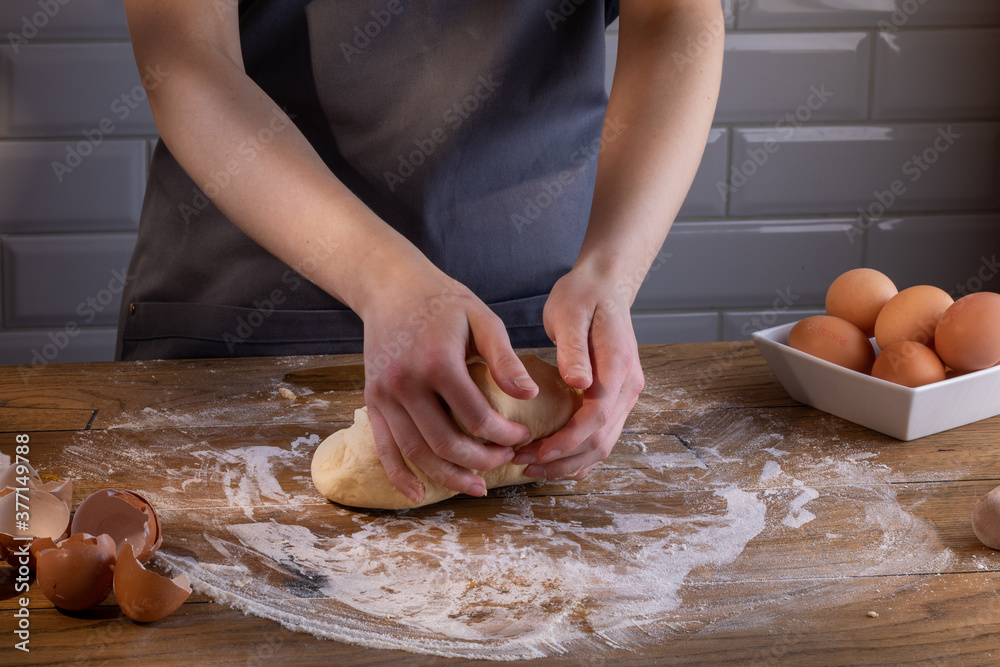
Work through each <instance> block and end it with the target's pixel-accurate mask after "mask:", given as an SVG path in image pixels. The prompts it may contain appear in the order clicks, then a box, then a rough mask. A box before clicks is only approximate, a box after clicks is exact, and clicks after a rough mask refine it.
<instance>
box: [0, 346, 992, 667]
mask: <svg viewBox="0 0 1000 667" xmlns="http://www.w3.org/2000/svg"><path fill="white" fill-rule="evenodd" d="M536 352H538V353H539V354H540V356H543V358H548V359H549V360H550V361H552V360H554V359H553V356H552V351H551V350H540V351H536ZM641 353H642V358H643V368H644V370H645V373H646V376H647V386H646V389H645V391H644V393H643V395H642V396H641V397H640V400H639V402H638V404H637V406H636V409H635V410H634V411H633V413H632V415H630V417H629V419H628V421H627V422H626V425H625V430H624V432H623V434H622V436H621V438H620V440H619V444H618V446H617V447H616V448H615V451H614V452H613V454H612V456H611V457H610V458H609V459H608V460H607V461H605V462H604V463H603V464H602V465H601V466H599V467H598V468H597V469H596V470H595V471H594V472H593V473H591V475H589V476H588V477H587V478H586V479H585V480H582V481H580V482H577V483H569V482H562V483H548V484H537V485H529V486H526V487H523V488H519V489H517V490H514V491H511V492H501V493H498V494H495V495H491V496H490V497H487V498H484V499H476V498H468V497H462V496H460V497H456V498H454V499H452V500H450V501H447V503H446V504H444V505H441V506H434V507H433V508H425V509H424V510H418V511H415V512H414V513H413V516H414V517H416V518H419V517H421V516H425V515H426V516H431V515H432V514H433V513H435V512H439V511H442V509H445V510H448V511H452V512H454V513H455V515H456V516H460V517H462V519H463V520H465V521H467V522H468V525H472V526H482V528H481V530H479V533H477V534H472V533H469V534H462V535H460V536H459V538H458V541H459V544H460V545H461V547H462V549H464V550H465V551H466V552H467V553H469V554H477V553H480V552H482V554H486V553H487V552H485V551H483V549H486V548H487V547H486V546H484V543H483V542H482V541H481V540H480V539H478V538H479V537H481V536H482V535H483V534H488V533H487V532H484V531H489V530H491V526H495V525H496V523H497V522H496V521H495V519H496V518H497V517H498V516H499V515H500V514H502V513H503V512H504V511H507V510H506V509H505V508H506V507H507V505H505V503H508V502H510V500H511V498H513V497H515V496H516V498H519V499H520V500H519V501H518V502H521V503H522V504H523V503H526V505H525V506H526V507H530V508H531V512H532V513H533V514H532V516H534V517H535V518H536V519H537V520H538V521H556V520H558V519H560V518H563V517H566V516H569V515H571V516H572V517H573V520H574V521H576V522H578V524H579V526H580V528H581V530H588V529H592V528H594V527H600V526H602V525H604V524H605V523H606V522H607V521H608V517H609V516H611V515H613V514H614V513H616V512H620V513H622V514H628V513H635V514H642V515H650V516H658V517H662V518H663V519H664V521H665V522H667V524H669V525H670V526H675V528H662V529H658V530H662V531H663V534H664V535H666V536H671V535H673V536H674V537H676V538H677V542H678V544H680V543H681V542H682V538H683V536H684V534H685V533H684V531H683V530H678V529H677V528H676V526H680V525H683V522H684V521H689V520H690V518H691V517H698V516H708V517H712V516H719V515H720V514H721V513H722V512H724V511H725V508H726V501H725V500H724V499H723V497H722V496H721V495H720V493H721V492H722V490H724V489H725V488H738V489H740V490H742V491H743V492H746V493H748V494H752V496H753V497H754V498H756V499H758V501H759V502H760V503H762V504H763V505H765V506H766V507H767V523H766V527H765V528H764V529H763V530H762V531H761V532H760V533H759V534H758V535H756V536H755V537H754V539H752V540H751V541H750V542H749V543H748V544H747V545H746V546H745V548H743V550H742V552H741V553H739V555H738V557H736V558H735V560H733V561H732V562H731V563H729V564H728V565H726V566H724V567H722V566H720V567H715V566H711V565H704V566H699V567H697V568H695V569H693V570H691V572H690V573H689V574H688V576H687V577H686V579H685V583H684V585H683V588H682V589H681V600H680V601H679V603H678V606H677V609H676V614H675V618H673V619H670V620H669V623H667V624H666V625H664V626H663V628H669V629H668V630H664V629H663V628H661V634H660V635H658V636H657V638H656V639H655V640H654V641H650V642H648V643H646V644H645V645H643V646H642V647H640V648H638V649H635V648H633V649H632V650H620V649H614V648H606V649H604V650H602V651H600V652H596V653H588V654H587V655H586V656H582V655H578V654H569V655H553V656H552V657H549V658H545V659H540V660H536V661H532V664H537V665H550V664H551V665H571V664H572V665H578V664H590V665H605V664H606V665H611V664H614V665H649V664H655V663H662V662H668V661H669V662H670V663H671V664H764V665H769V664H775V665H779V664H782V665H784V664H788V665H801V664H830V665H839V664H844V665H846V664H861V663H892V664H932V665H933V664H940V665H945V664H956V663H962V664H989V663H991V662H993V661H994V657H995V655H996V651H997V650H1000V639H998V637H1000V616H998V615H997V614H996V613H995V612H994V608H995V604H994V599H995V590H996V588H997V586H998V585H1000V554H997V552H993V551H991V550H989V549H986V548H985V547H983V546H982V545H980V544H979V543H978V541H976V539H975V536H974V535H973V534H972V531H971V528H970V526H969V519H968V517H969V512H970V510H971V507H972V504H973V503H974V502H975V500H976V499H977V498H978V497H980V496H981V495H982V494H984V493H986V492H987V491H989V490H990V489H991V488H993V487H994V486H996V485H997V484H998V478H1000V474H998V471H1000V466H998V463H1000V461H998V458H1000V457H998V453H997V449H996V443H997V442H998V441H1000V437H998V436H1000V419H997V418H994V419H989V420H984V421H982V422H979V423H976V424H971V425H968V426H966V427H962V428H960V429H955V430H952V431H949V432H946V433H940V434H936V435H933V436H928V437H926V438H922V439H920V440H916V441H912V442H900V441H897V440H894V439H892V438H890V437H888V436H884V435H881V434H878V433H875V432H873V431H870V430H867V429H865V428H862V427H859V426H856V425H854V424H850V423H848V422H845V421H843V420H841V419H838V418H836V417H833V416H830V415H827V414H824V413H821V412H819V411H816V410H813V409H812V408H808V407H806V406H802V405H800V404H798V403H796V402H795V401H792V400H791V399H790V398H789V397H788V396H787V394H785V392H784V390H783V389H782V388H781V387H780V385H779V384H778V383H777V381H776V380H775V378H774V376H773V375H772V374H771V372H770V370H769V369H768V368H767V365H766V364H765V363H764V361H763V358H762V357H761V356H760V355H759V354H758V353H757V352H756V350H755V349H754V348H753V346H752V345H749V344H745V343H713V344H697V345H673V346H648V347H643V348H642V350H641ZM360 362H361V359H360V357H359V356H357V355H354V356H343V357H291V358H268V359H227V360H199V361H171V362H136V363H114V364H66V365H50V366H46V367H42V368H39V369H34V368H28V369H25V368H19V367H0V454H10V453H11V452H12V450H13V434H14V433H29V434H30V437H31V454H30V458H31V461H32V463H33V465H35V466H36V467H37V468H39V469H40V470H42V471H43V472H45V473H49V474H53V475H57V476H71V477H73V478H74V480H75V490H74V500H75V502H79V501H80V500H82V499H83V498H84V497H86V496H87V495H89V494H90V493H92V492H93V491H95V490H97V489H99V488H104V487H108V486H111V487H115V488H125V489H133V490H137V491H139V492H140V493H143V494H144V495H147V496H148V497H150V499H151V500H152V501H153V502H154V503H156V505H157V507H158V509H159V510H160V514H161V518H162V520H163V526H164V544H163V547H162V548H163V550H164V551H165V552H169V553H174V554H179V553H183V554H188V555H192V556H194V557H196V558H198V559H204V560H210V559H211V558H213V557H214V558H218V554H217V553H212V552H210V551H208V550H206V544H207V542H206V541H205V539H206V538H205V536H206V535H208V536H210V537H212V538H213V539H215V540H217V541H225V540H230V541H231V540H232V539H233V538H232V535H231V534H230V533H229V532H228V528H227V527H228V526H231V525H236V524H239V523H240V522H275V523H277V524H288V525H292V524H296V525H301V526H305V527H308V528H309V529H310V530H312V531H313V532H315V533H316V534H317V535H322V534H330V535H335V534H343V533H345V532H348V531H350V530H353V529H356V527H357V525H358V522H359V521H361V522H362V523H363V522H364V521H367V520H376V519H377V518H378V516H379V514H378V513H370V516H369V517H368V518H367V519H366V518H365V516H366V515H357V514H354V513H352V512H349V511H346V510H344V509H342V508H338V507H336V506H333V505H331V504H329V503H327V502H326V501H325V500H324V499H323V498H322V497H320V496H319V495H318V494H317V493H316V492H315V491H314V490H313V489H312V487H311V484H310V483H309V480H308V474H307V473H305V467H307V464H308V454H309V447H310V446H307V445H301V447H302V449H301V456H297V457H291V458H283V459H280V461H279V459H275V460H276V461H277V463H276V464H275V467H274V470H273V472H274V477H275V479H276V480H277V482H278V484H279V485H280V489H281V492H282V493H281V494H280V495H277V496H274V495H268V494H267V493H266V492H264V491H260V492H259V493H258V495H257V496H250V501H249V504H248V505H247V506H245V507H244V506H233V501H232V498H231V497H230V496H228V495H226V494H223V493H221V492H220V491H219V489H220V488H222V487H221V486H220V482H219V481H218V480H219V479H220V478H221V477H222V476H224V475H226V474H234V473H236V472H238V471H239V470H240V466H241V465H245V460H244V459H241V458H240V455H241V454H240V453H241V452H243V453H245V452H249V451H251V450H252V451H259V449H254V448H268V447H272V448H278V449H282V450H288V449H289V448H290V447H293V445H292V444H291V443H295V442H299V443H306V442H315V441H317V440H316V439H319V438H323V437H326V436H327V435H329V434H330V433H332V432H334V431H335V430H337V429H339V428H343V427H345V426H347V425H349V424H350V422H351V420H352V418H353V411H354V410H355V409H356V408H357V407H360V406H361V405H362V398H361V396H362V391H363V385H364V371H363V367H362V366H360ZM296 451H300V450H296ZM179 471H180V472H179ZM185 471H189V472H191V475H190V480H191V481H190V483H189V484H187V485H185V487H184V489H182V490H181V489H177V488H174V486H172V485H176V479H177V478H178V475H180V476H183V475H184V474H187V472H185ZM197 471H201V472H200V473H199V472H197ZM182 473H183V474H182ZM199 474H200V475H201V476H202V477H201V478H199V476H198V475H199ZM199 479H201V480H202V481H199ZM227 479H228V478H227ZM209 482H211V483H209ZM236 484H237V482H236V481H234V482H233V486H232V488H233V489H236ZM813 492H815V497H813V496H812V495H811V494H812V493H813ZM511 494H514V496H512V495H511ZM805 498H807V502H805V503H801V505H799V504H796V502H797V500H798V501H801V500H803V499H805ZM616 508H617V509H616ZM801 509H808V510H809V511H810V512H811V513H812V514H814V515H815V516H814V518H812V519H811V520H807V521H804V522H803V523H801V524H799V525H795V524H796V523H797V522H796V521H795V520H794V519H795V518H796V517H797V516H799V515H797V514H796V512H799V511H801ZM782 517H784V518H785V519H789V518H791V519H793V520H791V521H790V522H789V523H788V524H787V525H786V524H784V523H782ZM799 520H802V519H801V517H800V518H799ZM670 522H673V523H670ZM324 531H325V533H324ZM671 531H674V532H671ZM517 539H523V540H524V544H525V545H526V546H530V547H531V548H532V549H533V550H535V551H537V552H538V553H542V554H543V553H545V552H546V550H548V549H552V548H554V547H553V546H552V544H549V543H547V542H546V541H545V540H543V539H540V538H537V537H531V536H524V537H523V538H517ZM917 542H919V543H917ZM908 550H909V551H908ZM591 557H592V558H595V559H598V560H600V558H602V557H603V556H602V555H601V553H600V551H594V552H593V553H592V554H591ZM608 565H609V566H612V565H613V563H611V562H610V561H609V563H608ZM153 567H154V569H155V568H157V567H160V566H159V565H154V566H153ZM259 576H260V577H261V581H268V582H271V583H275V582H276V583H277V584H281V583H282V581H283V580H284V579H291V578H293V577H294V572H291V571H289V572H283V571H282V570H281V569H280V568H278V569H275V568H270V569H269V570H268V571H264V570H261V571H260V572H259ZM13 577H14V574H13V571H12V570H11V569H10V568H6V567H0V618H2V619H4V620H2V621H0V629H3V635H4V636H7V637H8V640H7V641H8V645H7V646H0V656H2V657H0V662H2V663H3V664H33V665H56V664H58V665H63V664H73V663H100V664H108V665H124V664H129V665H131V664H135V663H136V662H137V661H139V662H143V661H144V662H149V663H151V664H157V665H161V664H162V665H181V664H183V665H190V664H234V663H238V664H264V663H271V662H273V661H275V660H280V661H288V662H294V663H295V664H310V663H320V662H324V663H333V664H357V665H375V664H395V665H432V664H433V665H438V664H451V663H455V664H459V663H461V664H488V663H475V662H474V661H454V660H448V659H443V658H439V657H434V656H426V655H419V654H413V653H406V652H401V651H386V650H375V649H365V648H362V647H358V646H352V645H349V644H342V643H338V642H334V641H330V640H320V639H316V638H314V637H312V636H310V635H308V634H305V633H301V632H293V631H290V630H287V629H285V628H283V627H281V626H280V625H278V624H277V623H275V622H273V621H269V620H266V619H261V618H257V617H255V616H252V615H244V614H243V613H242V612H240V611H235V610H232V609H229V608H228V607H226V606H223V605H220V604H216V603H214V602H212V601H210V600H209V599H208V598H207V597H206V596H204V595H198V594H196V595H193V596H192V597H191V598H190V599H189V601H188V602H187V603H185V604H184V605H183V606H182V608H181V609H180V610H179V611H178V612H176V613H175V614H174V615H172V616H170V617H168V618H166V619H163V620H162V621H159V622H156V623H153V624H146V625H142V624H136V623H132V622H131V621H129V620H128V619H126V618H124V617H123V616H122V615H121V613H120V612H119V610H118V608H117V606H116V605H115V604H114V598H113V596H112V597H111V598H109V599H108V600H107V601H106V602H105V603H104V604H102V605H101V606H100V607H98V608H96V609H94V610H91V611H88V612H74V613H67V612H61V611H59V610H57V609H55V608H54V607H53V606H52V605H51V603H49V602H48V600H46V599H45V598H44V596H43V595H42V594H41V593H40V591H39V590H38V589H37V587H36V586H35V585H33V586H32V588H31V590H30V591H29V593H28V597H29V601H30V605H29V608H30V611H31V633H32V634H31V648H32V652H31V653H30V654H22V653H21V652H15V651H14V650H13V648H12V644H13V642H12V641H11V640H10V637H12V636H13V635H11V634H10V633H9V630H10V629H11V628H12V627H13V621H14V619H13V616H12V614H13V611H14V610H15V609H17V608H18V606H19V602H18V597H19V594H17V593H16V592H15V590H14V578H13ZM336 602H337V601H335V600H330V603H331V604H335V603H336ZM869 612H876V613H877V616H870V615H869Z"/></svg>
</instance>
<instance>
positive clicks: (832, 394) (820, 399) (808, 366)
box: [751, 322, 1000, 440]
mask: <svg viewBox="0 0 1000 667" xmlns="http://www.w3.org/2000/svg"><path fill="white" fill-rule="evenodd" d="M793 326H795V323H794V322H791V323H789V324H782V325H781V326H777V327H773V328H771V329H765V330H764V331H758V332H757V333H754V334H753V335H752V336H751V338H752V339H753V342H754V343H755V344H756V345H757V349H758V350H760V353H761V354H763V355H764V359H766V360H767V364H768V365H769V366H770V367H771V370H772V371H774V374H775V375H776V376H778V380H779V381H780V382H781V385H782V386H783V387H784V388H785V391H787V392H788V393H789V395H790V396H791V397H792V398H794V399H795V400H796V401H799V402H800V403H805V404H806V405H811V406H812V407H814V408H816V409H818V410H822V411H824V412H829V413H830V414H832V415H836V416H838V417H841V418H843V419H846V420H848V421H852V422H854V423H855V424H860V425H862V426H866V427H868V428H870V429H874V430H876V431H879V432H880V433H885V434H886V435H891V436H892V437H894V438H898V439H900V440H915V439H917V438H922V437H924V436H925V435H930V434H932V433H939V432H941V431H947V430H948V429H952V428H955V427H958V426H963V425H965V424H970V423H972V422H975V421H979V420H980V419H986V418H988V417H993V416H995V415H998V414H1000V366H994V367H993V368H987V369H985V370H981V371H977V372H975V373H969V374H967V375H961V376H959V377H955V378H951V379H950V380H944V381H942V382H935V383H934V384H929V385H925V386H923V387H917V388H916V389H911V388H909V387H903V386H900V385H897V384H894V383H892V382H886V381H885V380H879V379H878V378H873V377H871V376H869V375H864V374H862V373H856V372H855V371H852V370H848V369H846V368H843V367H841V366H837V365H836V364H831V363H830V362H828V361H824V360H822V359H819V358H817V357H814V356H812V355H810V354H806V353H805V352H800V351H799V350H795V349H793V348H791V347H788V345H787V341H788V331H789V330H790V329H791V328H792V327H793Z"/></svg>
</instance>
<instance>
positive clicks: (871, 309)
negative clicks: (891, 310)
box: [826, 269, 898, 337]
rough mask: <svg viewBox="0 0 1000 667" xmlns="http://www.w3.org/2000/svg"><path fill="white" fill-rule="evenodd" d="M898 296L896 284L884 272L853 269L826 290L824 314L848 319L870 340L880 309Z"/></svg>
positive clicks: (873, 333) (843, 274)
mask: <svg viewBox="0 0 1000 667" xmlns="http://www.w3.org/2000/svg"><path fill="white" fill-rule="evenodd" d="M897 293H898V291H897V290H896V285H895V284H893V282H892V280H890V279H889V277H888V276H886V275H885V274H884V273H882V272H880V271H876V270H875V269H852V270H850V271H847V272H846V273H842V274H841V275H840V276H839V277H837V279H836V280H834V281H833V283H832V284H831V285H830V288H829V289H828V290H827V292H826V314H827V315H832V316H834V317H839V318H840V319H842V320H847V321H848V322H850V323H851V324H853V325H854V326H856V327H857V328H859V329H861V330H862V331H863V332H864V333H865V335H866V336H868V337H871V336H874V335H875V320H876V319H878V314H879V313H880V312H881V311H882V306H884V305H885V304H886V302H888V301H889V299H891V298H892V297H894V296H896V294H897Z"/></svg>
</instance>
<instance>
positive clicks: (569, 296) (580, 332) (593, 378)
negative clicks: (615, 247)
mask: <svg viewBox="0 0 1000 667" xmlns="http://www.w3.org/2000/svg"><path fill="white" fill-rule="evenodd" d="M612 282H613V281H609V280H607V279H602V278H601V277H600V276H598V275H595V274H593V273H588V272H587V271H586V270H583V269H573V270H572V271H571V272H570V273H568V274H566V275H565V276H563V277H562V278H560V279H559V281H557V282H556V284H555V286H554V287H553V288H552V292H551V294H550V295H549V299H548V301H547V302H546V303H545V310H544V314H543V317H544V321H545V331H546V333H548V335H549V338H551V339H552V340H553V342H555V344H556V357H557V360H558V364H559V373H560V374H561V375H562V376H563V379H565V380H566V382H567V384H569V385H570V386H573V387H576V388H578V389H583V390H585V391H584V394H583V405H582V406H581V407H580V409H579V410H578V411H577V413H576V414H575V415H574V416H573V417H572V418H571V419H570V420H569V422H568V423H567V424H566V426H564V427H563V428H562V429H561V430H560V431H559V432H557V433H555V434H553V435H551V436H549V437H548V438H545V439H543V440H539V441H537V442H535V443H532V444H530V445H527V446H526V447H522V448H521V449H520V450H518V452H517V455H516V456H515V457H514V463H516V464H519V465H520V464H531V465H529V466H528V467H527V468H526V469H525V474H526V475H528V476H529V477H539V478H547V479H564V478H571V479H581V478H583V477H584V476H585V475H586V474H587V473H589V472H590V471H591V470H592V469H593V468H594V467H595V466H596V465H597V464H598V463H600V462H601V461H603V460H604V459H606V458H607V457H608V455H609V454H610V453H611V449H612V448H613V447H614V446H615V443H616V442H617V441H618V436H619V435H621V431H622V427H623V426H624V425H625V418H626V417H628V414H629V412H630V411H631V410H632V407H633V406H634V405H635V403H636V401H637V400H638V398H639V393H640V392H641V391H642V388H643V386H644V385H645V379H644V378H643V375H642V368H641V366H640V363H639V350H638V347H637V345H636V341H635V333H634V332H633V330H632V319H631V317H630V315H629V303H628V302H627V301H626V299H625V297H624V296H623V295H622V293H621V291H619V290H615V289H614V287H613V286H612V284H611V283H612Z"/></svg>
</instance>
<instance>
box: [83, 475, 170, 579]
mask: <svg viewBox="0 0 1000 667" xmlns="http://www.w3.org/2000/svg"><path fill="white" fill-rule="evenodd" d="M71 532H73V533H90V534H91V535H100V534H102V533H106V534H108V535H110V536H111V538H112V539H113V540H114V541H115V545H116V549H117V550H120V549H121V547H122V545H124V544H126V543H127V544H131V545H132V546H134V547H135V548H136V552H137V554H138V555H137V558H138V559H139V561H140V562H143V563H145V562H146V561H148V560H149V559H150V558H151V557H152V555H153V554H154V553H155V552H156V549H157V548H159V546H160V542H161V541H162V540H163V536H162V535H161V531H160V517H159V516H158V515H157V514H156V510H154V509H153V506H152V505H150V504H149V503H148V502H147V501H146V500H145V499H144V498H142V496H139V495H138V494H135V493H132V492H131V491H116V490H114V489H101V490H100V491H96V492H95V493H92V494H91V495H89V496H87V498H86V499H84V501H83V502H82V503H80V506H79V507H78V508H77V509H76V514H75V515H74V516H73V525H72V528H71Z"/></svg>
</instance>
